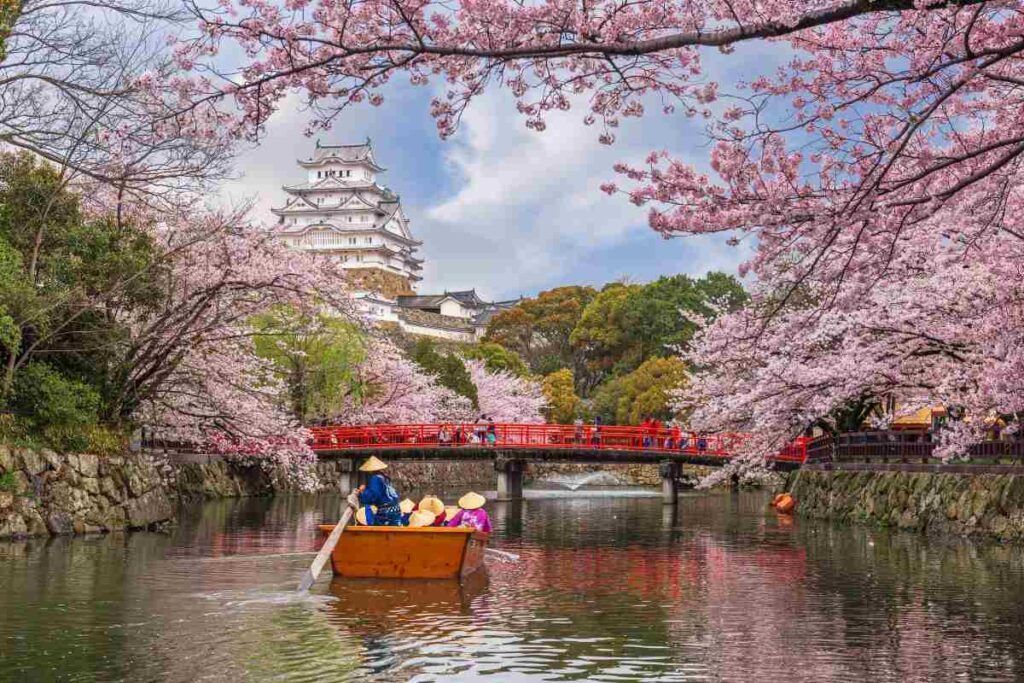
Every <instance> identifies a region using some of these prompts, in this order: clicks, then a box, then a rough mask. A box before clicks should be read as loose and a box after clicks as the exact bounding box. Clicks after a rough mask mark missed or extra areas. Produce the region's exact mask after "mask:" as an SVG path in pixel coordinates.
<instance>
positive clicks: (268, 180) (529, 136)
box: [220, 88, 747, 297]
mask: <svg viewBox="0 0 1024 683" xmlns="http://www.w3.org/2000/svg"><path fill="white" fill-rule="evenodd" d="M429 94H430V93H429V91H424V90H422V89H419V90H417V89H411V88H406V89H405V90H400V91H399V92H398V93H397V95H396V96H395V97H393V98H392V100H391V101H390V103H386V104H385V105H384V107H382V108H380V109H357V110H353V111H351V112H347V113H346V115H345V116H344V117H343V118H342V119H341V120H340V121H339V123H338V124H337V125H336V126H335V127H334V129H333V130H332V131H331V132H330V133H329V134H321V136H319V137H321V138H322V139H324V140H325V141H327V140H329V141H332V142H342V141H345V142H352V141H360V140H362V139H364V138H365V137H367V136H372V137H373V139H374V144H375V148H376V151H377V158H378V160H380V161H381V163H383V165H384V166H386V167H388V168H389V169H390V170H389V172H388V173H387V174H386V175H385V176H384V178H383V180H384V182H385V183H387V184H388V185H390V186H391V187H392V189H394V190H395V191H397V192H399V193H400V194H401V195H402V197H403V202H404V203H405V205H406V212H407V213H408V214H409V216H410V217H411V219H412V221H413V231H414V233H415V234H416V236H417V237H418V238H419V239H421V240H423V241H424V246H423V247H422V249H421V256H422V257H424V258H425V259H426V263H425V266H424V282H423V283H421V286H420V288H419V289H420V291H423V292H429V291H434V290H440V289H464V288H469V287H476V288H477V289H478V290H479V291H480V292H481V294H483V295H484V296H493V297H504V296H516V295H519V294H525V295H530V294H534V293H536V291H538V290H539V289H543V288H547V287H551V286H556V285H558V284H570V283H572V284H575V283H582V282H589V283H591V284H600V283H603V282H607V281H611V280H614V279H617V278H620V277H630V278H632V279H634V280H637V279H649V278H652V277H656V276H657V275H659V274H673V273H680V272H683V273H690V274H694V275H699V274H703V273H704V272H706V271H708V270H713V269H722V270H727V271H732V270H735V267H736V265H737V264H738V263H739V261H740V260H741V258H742V257H744V256H746V255H747V250H745V249H742V250H737V249H733V248H730V247H727V246H725V245H724V243H723V240H722V239H721V238H719V237H714V236H711V237H701V238H691V237H685V238H681V239H675V240H670V241H663V240H661V239H659V238H657V237H656V236H654V235H653V233H652V232H651V230H650V228H648V227H647V209H646V208H641V207H636V206H634V205H632V204H630V203H629V202H628V201H627V200H626V199H625V198H624V197H622V196H621V195H619V196H613V197H609V196H607V195H605V194H604V193H603V192H601V190H600V185H601V183H603V182H606V181H609V180H617V178H616V174H615V172H614V171H613V170H612V167H613V165H614V164H615V163H616V162H618V161H631V162H638V161H640V160H641V159H642V158H643V157H644V156H646V154H647V153H648V152H649V151H651V150H652V149H662V148H667V149H669V150H670V151H672V152H674V153H677V154H681V155H683V156H685V155H686V152H687V149H685V148H690V149H689V152H690V154H691V155H692V157H693V159H694V160H696V161H699V162H702V161H703V159H704V157H705V156H706V150H704V149H700V148H694V147H693V145H694V142H693V141H696V144H700V143H701V141H702V139H703V138H702V136H701V132H700V129H699V127H697V126H696V125H695V124H693V123H692V122H690V121H688V120H686V119H683V118H681V117H663V116H660V115H658V114H651V115H649V116H648V117H647V118H645V119H642V120H627V121H625V122H624V123H623V127H622V128H621V129H620V130H619V131H617V134H618V138H619V140H618V142H617V143H616V144H615V145H612V146H606V145H601V144H600V143H598V141H597V135H598V131H597V130H596V129H595V128H588V127H585V126H583V125H582V123H581V118H582V116H583V111H582V109H579V108H577V109H573V110H570V111H568V112H558V113H555V114H553V115H551V116H550V117H549V118H548V121H547V123H548V128H547V130H546V131H544V132H541V133H537V132H534V131H531V130H527V129H526V128H525V126H524V121H523V118H522V117H521V116H519V114H518V113H517V112H516V110H515V106H514V104H513V103H512V101H511V99H510V98H509V97H507V95H505V94H504V93H500V92H498V93H494V92H492V93H488V94H486V95H485V96H483V97H481V98H480V99H479V100H477V101H476V102H474V104H473V105H471V107H470V108H469V110H468V111H467V112H466V114H465V117H464V118H463V121H462V126H461V128H460V129H459V131H458V132H457V133H456V135H455V136H454V137H453V138H451V139H450V140H448V141H447V142H444V143H439V142H438V140H437V138H436V134H434V133H433V132H432V131H431V128H432V126H431V124H430V122H429V120H428V117H427V114H426V108H427V102H426V100H427V98H428V96H429ZM306 123H307V116H306V114H305V113H304V112H303V111H301V107H300V100H299V98H298V97H291V98H289V99H288V100H286V101H285V103H284V106H283V107H282V108H281V111H279V112H278V113H277V114H276V115H275V116H274V117H273V118H272V119H271V121H270V124H269V125H268V128H267V132H266V135H265V136H264V137H263V139H262V140H261V141H260V144H259V146H258V147H255V148H254V149H251V150H249V151H247V152H246V153H244V154H242V155H241V156H240V158H239V162H238V168H239V172H240V177H239V178H238V179H236V180H232V181H230V182H228V183H225V185H224V187H223V189H222V192H221V195H220V198H221V201H222V202H225V203H234V202H239V201H242V200H246V199H249V200H252V201H254V203H255V204H254V211H253V215H254V217H256V218H259V219H262V220H264V221H265V222H271V221H272V220H273V216H272V215H271V214H270V209H271V208H272V207H274V206H279V205H280V204H282V203H283V200H284V197H285V195H284V193H283V192H282V190H281V186H282V185H287V184H292V183H296V182H300V181H301V179H302V178H303V175H304V174H303V172H302V170H301V169H300V168H299V167H298V166H296V165H295V160H296V159H298V158H301V157H305V156H308V154H309V152H310V148H311V147H312V146H313V144H314V139H310V138H308V137H306V136H305V135H303V130H304V129H305V126H306Z"/></svg>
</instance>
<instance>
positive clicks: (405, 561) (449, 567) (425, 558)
mask: <svg viewBox="0 0 1024 683" xmlns="http://www.w3.org/2000/svg"><path fill="white" fill-rule="evenodd" d="M333 529H334V525H333V524H321V525H320V531H322V532H323V533H324V535H325V536H326V535H328V534H330V533H331V531H332V530H333ZM489 537H490V534H486V533H483V532H480V531H476V530H475V529H467V528H464V527H396V526H350V527H348V528H347V529H345V533H343V534H342V535H341V538H340V539H339V540H338V545H336V546H335V547H334V551H333V552H332V553H331V568H332V569H333V570H334V573H335V574H336V575H338V576H346V577H349V578H370V577H374V578H389V579H457V578H461V577H463V576H468V575H469V574H472V573H473V572H475V571H476V570H477V569H479V568H480V567H482V566H483V563H484V549H485V548H486V547H487V539H488V538H489Z"/></svg>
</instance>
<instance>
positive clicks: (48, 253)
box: [0, 154, 165, 429]
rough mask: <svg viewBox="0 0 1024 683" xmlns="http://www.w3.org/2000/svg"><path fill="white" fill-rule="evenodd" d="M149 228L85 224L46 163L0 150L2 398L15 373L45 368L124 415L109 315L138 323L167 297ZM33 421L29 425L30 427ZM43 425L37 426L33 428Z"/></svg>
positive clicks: (120, 336) (103, 408)
mask: <svg viewBox="0 0 1024 683" xmlns="http://www.w3.org/2000/svg"><path fill="white" fill-rule="evenodd" d="M161 283H162V271H161V268H160V265H159V254H158V249H157V247H156V245H155V243H154V241H153V238H152V237H151V235H150V234H149V232H148V231H147V230H145V229H143V228H141V227H138V226H133V225H131V224H125V223H121V222H119V221H117V220H116V219H115V218H105V219H92V218H87V217H85V216H84V215H83V214H82V213H81V211H80V210H79V199H78V197H77V196H76V195H75V194H73V193H71V192H69V191H68V190H67V188H66V186H65V179H64V178H63V177H62V175H61V174H60V173H58V172H57V171H56V170H55V169H54V168H52V167H51V166H49V165H47V164H44V163H40V162H39V161H38V160H36V159H35V158H34V157H32V156H30V155H27V154H0V361H2V363H0V366H2V367H3V371H2V373H0V395H2V397H3V398H4V399H5V400H7V401H8V402H10V401H11V400H13V392H14V385H15V383H16V382H17V380H18V377H17V376H18V375H19V374H20V373H23V372H24V371H25V370H26V368H28V367H29V366H30V365H31V364H32V363H35V362H39V361H42V362H45V363H46V364H47V365H48V366H49V367H51V368H52V369H53V370H54V371H55V372H57V373H59V374H60V375H61V376H63V377H65V378H66V379H67V380H68V381H77V382H81V383H83V384H84V385H87V386H88V387H89V388H90V389H91V390H92V393H90V396H92V395H94V394H98V396H99V400H100V406H99V409H98V411H97V412H98V414H99V415H101V416H102V417H103V418H105V419H108V420H113V421H117V420H119V419H120V418H121V417H122V416H123V415H124V414H125V413H126V410H125V407H124V405H123V402H124V396H123V393H122V392H119V391H118V390H116V389H115V388H114V387H116V386H120V385H123V379H124V377H126V376H127V375H128V374H129V372H130V368H127V367H125V365H126V362H125V361H123V360H122V358H121V354H122V353H123V351H124V349H125V347H126V344H125V341H126V339H127V337H128V331H127V329H126V328H125V327H124V323H121V322H118V321H119V320H120V319H123V318H119V317H118V316H116V315H113V313H114V312H119V311H124V310H131V311H132V312H133V313H134V314H136V315H137V316H140V317H145V316H146V315H147V314H148V312H149V311H153V310H156V309H157V308H158V307H159V305H160V302H161V301H162V297H163V296H164V295H165V294H164V290H163V288H162V286H161ZM34 423H35V421H33V424H34ZM39 428H40V429H42V427H39Z"/></svg>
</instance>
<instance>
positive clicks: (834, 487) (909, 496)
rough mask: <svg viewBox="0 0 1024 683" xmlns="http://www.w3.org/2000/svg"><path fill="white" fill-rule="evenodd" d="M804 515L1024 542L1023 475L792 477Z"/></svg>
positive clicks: (805, 472) (805, 473)
mask: <svg viewBox="0 0 1024 683" xmlns="http://www.w3.org/2000/svg"><path fill="white" fill-rule="evenodd" d="M787 483H788V489H789V490H790V492H791V493H792V494H793V496H794V497H795V498H796V500H797V510H798V513H799V514H800V515H801V516H807V517H813V518H818V519H830V520H836V521H842V522H859V523H867V524H874V525H882V526H890V527H896V528H900V529H909V530H916V531H925V532H929V533H945V534H956V535H964V536H969V535H981V536H990V537H995V538H999V539H1003V540H1024V475H1020V474H963V473H938V472H886V471H881V472H880V471H829V470H813V469H802V470H798V471H796V472H794V473H793V474H792V475H791V476H790V479H789V481H788V482H787Z"/></svg>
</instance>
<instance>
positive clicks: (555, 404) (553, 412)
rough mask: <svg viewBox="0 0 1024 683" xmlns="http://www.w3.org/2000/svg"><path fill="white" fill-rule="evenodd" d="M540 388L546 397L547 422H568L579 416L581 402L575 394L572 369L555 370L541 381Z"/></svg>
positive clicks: (581, 406)
mask: <svg viewBox="0 0 1024 683" xmlns="http://www.w3.org/2000/svg"><path fill="white" fill-rule="evenodd" d="M541 390H542V391H543V392H544V398H546V399H547V404H548V408H547V410H546V411H545V413H546V415H545V417H547V419H548V422H555V423H558V424H570V423H572V422H573V420H575V419H576V418H577V417H579V416H580V414H581V411H582V408H583V402H582V401H581V400H580V397H579V396H577V395H576V391H575V382H574V380H573V376H572V370H569V369H562V370H556V371H555V372H552V373H551V374H549V375H547V376H546V377H545V378H544V380H543V381H542V382H541Z"/></svg>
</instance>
